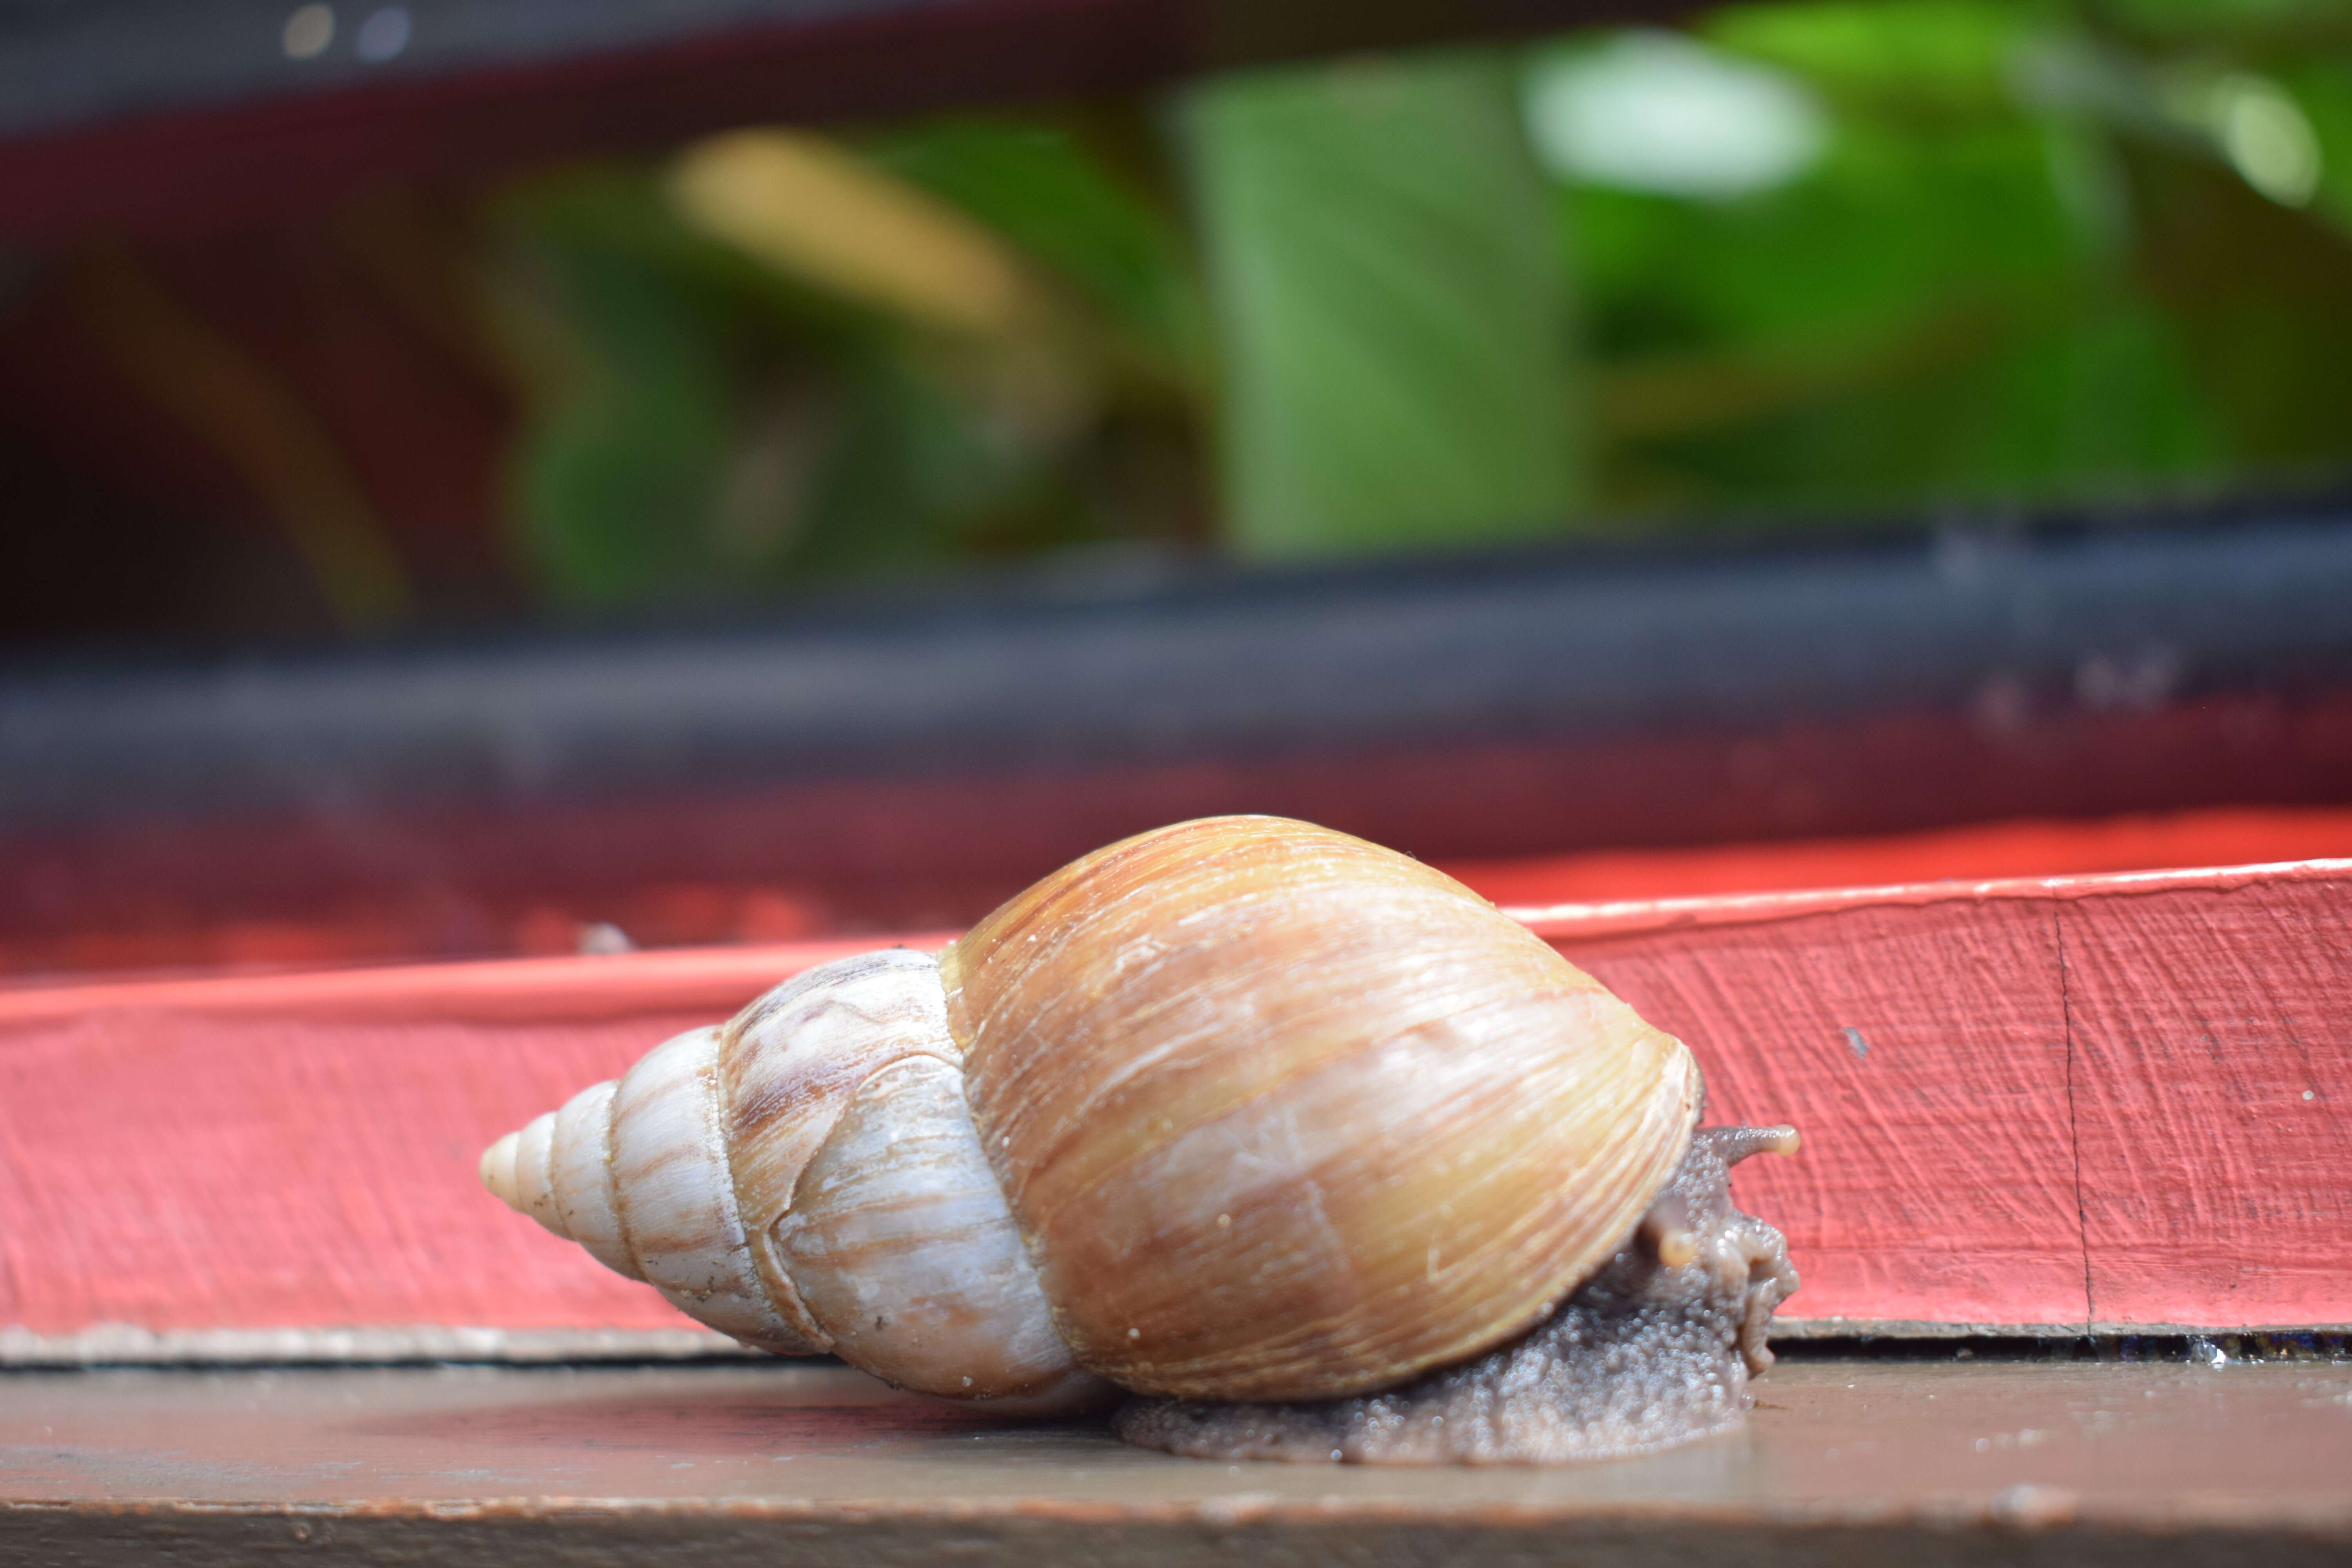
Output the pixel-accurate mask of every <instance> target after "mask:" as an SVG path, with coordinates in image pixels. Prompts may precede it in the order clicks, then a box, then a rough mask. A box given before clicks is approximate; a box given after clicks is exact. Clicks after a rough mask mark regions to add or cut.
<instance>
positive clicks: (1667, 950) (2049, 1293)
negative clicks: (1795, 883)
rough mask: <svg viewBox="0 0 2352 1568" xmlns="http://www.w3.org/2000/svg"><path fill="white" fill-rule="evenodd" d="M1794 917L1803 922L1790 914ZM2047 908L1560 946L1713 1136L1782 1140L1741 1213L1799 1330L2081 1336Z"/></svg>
mask: <svg viewBox="0 0 2352 1568" xmlns="http://www.w3.org/2000/svg"><path fill="white" fill-rule="evenodd" d="M1800 908H1802V906H1800ZM1563 946H1564V948H1565V951H1566V952H1568V954H1569V956H1570V958H1572V959H1574V960H1575V961H1576V962H1577V963H1580V964H1581V965H1583V966H1584V967H1586V968H1587V969H1589V970H1591V972H1592V973H1594V974H1595V975H1597V976H1598V977H1599V978H1600V979H1601V981H1602V982H1603V983H1605V984H1608V985H1609V986H1610V987H1611V988H1612V990H1614V991H1616V992H1617V993H1618V994H1620V995H1622V996H1623V997H1624V998H1625V999H1626V1000H1627V1001H1629V1002H1631V1003H1633V1006H1634V1008H1635V1009H1636V1010H1637V1011H1638V1012H1640V1013H1641V1014H1642V1015H1643V1016H1644V1017H1647V1018H1649V1019H1651V1020H1652V1021H1654V1023H1656V1024H1657V1025H1658V1026H1660V1027H1661V1028H1664V1029H1666V1030H1668V1031H1670V1032H1672V1033H1674V1034H1676V1035H1679V1036H1680V1037H1682V1038H1683V1039H1684V1040H1685V1041H1686V1042H1688V1044H1689V1045H1690V1047H1691V1048H1692V1049H1693V1050H1694V1051H1696V1053H1697V1055H1698V1058H1699V1061H1700V1063H1701V1065H1702V1066H1703V1067H1704V1068H1705V1069H1706V1078H1707V1088H1708V1099H1709V1101H1710V1110H1709V1113H1708V1119H1709V1120H1711V1121H1762V1122H1773V1121H1790V1122H1793V1123H1795V1124H1796V1125H1797V1126H1798V1127H1799V1128H1800V1129H1801V1130H1802V1131H1803V1133H1804V1138H1805V1147H1804V1152H1803V1154H1802V1155H1801V1157H1800V1158H1798V1159H1796V1160H1793V1161H1783V1160H1772V1161H1750V1162H1748V1163H1747V1164H1746V1165H1744V1166H1742V1167H1741V1169H1740V1173H1739V1178H1738V1185H1739V1189H1740V1192H1741V1194H1742V1196H1743V1198H1744V1199H1745V1201H1746V1202H1747V1203H1748V1205H1749V1206H1751V1207H1753V1208H1754V1209H1755V1211H1756V1212H1757V1213H1759V1214H1763V1215H1769V1216H1770V1217H1771V1218H1772V1219H1773V1221H1774V1222H1775V1223H1776V1224H1778V1225H1780V1226H1781V1227H1782V1228H1783V1229H1784V1230H1785V1231H1786V1232H1787V1233H1788V1236H1789V1241H1790V1251H1791V1253H1792V1254H1793V1256H1794V1257H1795V1258H1796V1259H1797V1263H1798V1267H1799V1268H1800V1270H1801V1272H1802V1274H1803V1276H1804V1280H1805V1287H1804V1289H1803V1291H1802V1293H1801V1297H1800V1298H1799V1300H1797V1301H1796V1302H1793V1303H1792V1304H1791V1305H1790V1311H1791V1312H1792V1313H1801V1314H1802V1315H1803V1316H1805V1317H1808V1318H1857V1319H1897V1320H1920V1321H1930V1322H1946V1323H1981V1324H2038V1323H2053V1322H2058V1323H2063V1322H2073V1323H2080V1322H2081V1321H2083V1318H2084V1301H2083V1253H2082V1226H2081V1222H2080V1219H2079V1216H2078V1214H2077V1211H2076V1205H2075V1201H2074V1155H2073V1151H2072V1148H2071V1146H2070V1142H2069V1137H2068V1128H2067V1117H2066V1097H2065V1088H2066V1046H2065V1015H2064V1004H2063V997H2062V994H2061V989H2060V984H2059V973H2058V964H2057V954H2056V951H2055V944H2054V942H2053V926H2052V922H2051V916H2050V911H2049V909H2048V907H2047V906H2046V905H2045V904H2043V903H2042V902H2041V901H2039V900H2022V899H2002V900H1983V901H1975V900H1971V901H1957V900H1956V901H1948V902H1939V903H1934V904H1928V905H1925V906H1908V905H1904V904H1898V903H1863V904H1856V905H1852V906H1849V907H1846V908H1832V909H1823V910H1817V911H1815V912H1804V913H1797V914H1794V915H1791V916H1786V917H1782V918H1777V919H1772V920H1769V921H1756V922H1753V923H1745V924H1736V925H1716V926H1697V927H1687V928H1684V929H1679V930H1677V929H1671V928H1670V929H1667V930H1664V931H1659V930H1655V929H1653V930H1649V931H1629V932H1627V933H1625V934H1622V935H1620V936H1616V937H1613V938H1609V939H1605V940H1601V941H1598V942H1578V941H1570V942H1565V943H1563Z"/></svg>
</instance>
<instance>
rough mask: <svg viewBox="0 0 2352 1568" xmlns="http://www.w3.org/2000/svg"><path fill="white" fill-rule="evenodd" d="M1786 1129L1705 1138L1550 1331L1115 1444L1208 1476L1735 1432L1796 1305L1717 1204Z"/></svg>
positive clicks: (1158, 1425) (1523, 1461)
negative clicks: (1201, 1461) (1383, 1383)
mask: <svg viewBox="0 0 2352 1568" xmlns="http://www.w3.org/2000/svg"><path fill="white" fill-rule="evenodd" d="M1795 1145H1796V1135H1795V1133H1794V1132H1793V1131H1790V1129H1786V1128H1742V1127H1725V1128H1707V1129H1703V1130H1701V1131H1699V1132H1698V1133H1697V1134H1696V1136H1695V1137H1694V1138H1693V1139H1692V1141H1691V1147H1690V1151H1689V1152H1688V1153H1686V1154H1685V1156H1684V1157H1683V1162H1682V1163H1681V1164H1680V1165H1679V1166H1677V1167H1676V1168H1675V1173H1674V1175H1673V1176H1672V1177H1670V1178H1669V1179H1668V1180H1667V1183H1666V1185H1665V1187H1664V1189H1663V1190H1662V1191H1661V1192H1660V1193H1659V1194H1658V1197H1657V1199H1656V1200H1655V1201H1654V1204H1653V1205H1652V1207H1651V1210H1650V1213H1649V1214H1648V1215H1645V1216H1644V1217H1643V1220H1642V1222H1641V1224H1640V1225H1638V1226H1636V1227H1635V1228H1634V1231H1633V1235H1632V1236H1630V1237H1627V1238H1626V1242H1625V1245H1624V1246H1623V1247H1622V1248H1620V1249H1619V1251H1618V1252H1617V1254H1616V1255H1615V1256H1614V1257H1613V1258H1611V1259H1610V1261H1609V1262H1608V1263H1607V1264H1606V1265H1605V1266H1604V1267H1603V1268H1601V1271H1600V1273H1598V1274H1596V1275H1594V1276H1593V1277H1592V1278H1591V1279H1590V1280H1588V1281H1586V1282H1585V1284H1584V1285H1583V1286H1582V1287H1581V1288H1580V1289H1578V1290H1577V1291H1576V1293H1575V1294H1574V1295H1572V1296H1570V1297H1569V1299H1568V1300H1566V1301H1564V1302H1562V1303H1561V1304H1560V1305H1559V1308H1558V1309H1557V1310H1554V1311H1553V1313H1552V1314H1551V1316H1550V1317H1549V1318H1547V1319H1545V1320H1544V1321H1542V1322H1541V1323H1538V1324H1537V1325H1536V1327H1535V1328H1534V1329H1533V1330H1531V1331H1528V1333H1526V1334H1523V1335H1522V1336H1520V1337H1519V1338H1518V1339H1517V1340H1514V1341H1512V1342H1509V1343H1507V1344H1505V1345H1502V1346H1500V1347H1498V1348H1497V1349H1495V1350H1492V1351H1489V1352H1486V1354H1484V1355H1482V1356H1479V1357H1477V1358H1475V1360H1472V1361H1467V1362H1464V1363H1459V1364H1457V1365H1454V1366H1450V1367H1444V1368H1442V1369H1440V1370H1438V1371H1436V1372H1433V1373H1424V1374H1423V1375H1422V1376H1421V1377H1419V1378H1416V1379H1414V1380H1413V1381H1412V1382H1411V1383H1407V1384H1402V1385H1400V1386H1398V1387H1396V1388H1391V1389H1387V1390H1384V1391H1382V1392H1381V1393H1378V1394H1359V1395H1356V1396H1354V1397H1352V1398H1347V1399H1333V1400H1321V1401H1313V1402H1304V1403H1291V1404H1228V1403H1219V1402H1214V1401H1205V1400H1181V1399H1137V1400H1132V1401H1130V1402H1129V1403H1128V1404H1127V1405H1124V1406H1122V1407H1121V1408H1120V1410H1119V1411H1118V1415H1116V1416H1115V1417H1114V1419H1113V1423H1112V1425H1113V1429H1114V1430H1115V1431H1117V1432H1118V1435H1119V1436H1121V1437H1122V1438H1125V1439H1126V1440H1127V1441H1128V1442H1129V1443H1134V1444H1137V1445H1139V1447H1147V1448H1160V1449H1164V1450H1166V1451H1167V1452H1169V1453H1171V1454H1182V1455H1188V1456H1191V1457H1193V1458H1209V1459H1225V1460H1234V1459H1283V1460H1288V1461H1291V1462H1294V1463H1302V1464H1313V1463H1346V1464H1360V1465H1444V1464H1460V1465H1557V1464H1567V1463H1570V1462H1573V1461H1576V1460H1581V1459H1610V1458H1626V1457H1629V1456H1632V1455H1635V1454H1647V1453H1654V1452H1657V1451H1658V1450H1660V1449H1664V1448H1671V1447H1677V1446H1679V1445H1681V1444H1684V1443H1688V1442H1692V1441H1695V1440H1696V1439H1697V1438H1700V1437H1706V1436H1712V1435H1713V1434H1716V1433H1718V1432H1723V1431H1727V1430H1728V1429H1730V1428H1732V1427H1735V1426H1738V1425H1739V1424H1740V1423H1741V1422H1743V1421H1745V1420H1746V1419H1747V1414H1748V1405H1749V1403H1750V1402H1749V1399H1748V1379H1749V1378H1750V1377H1751V1376H1754V1375H1755V1374H1757V1373H1761V1372H1762V1371H1763V1370H1764V1369H1765V1368H1766V1367H1769V1365H1771V1364H1772V1352H1771V1351H1770V1350H1769V1349H1768V1348H1767V1347H1766V1345H1765V1331H1766V1328H1767V1326H1768V1325H1769V1322H1770V1321H1771V1317H1772V1311H1773V1309H1774V1308H1776V1307H1777V1306H1779V1305H1780V1302H1781V1301H1782V1300H1785V1299H1786V1298H1787V1297H1788V1296H1789V1295H1790V1292H1792V1291H1794V1290H1795V1289H1797V1275H1796V1271H1795V1270H1794V1269H1793V1268H1790V1265H1789V1254H1788V1245H1787V1243H1786V1241H1785V1240H1784V1239H1783V1238H1782V1237H1781V1235H1780V1232H1779V1231H1778V1230H1775V1229H1774V1228H1773V1227H1772V1226H1769V1225H1767V1224H1766V1223H1765V1222H1764V1221H1762V1220H1760V1219H1758V1218H1756V1217H1755V1216H1754V1215H1748V1214H1743V1213H1741V1212H1740V1211H1739V1210H1738V1208H1735V1207H1734V1206H1733V1205H1732V1203H1731V1194H1730V1186H1729V1175H1730V1168H1731V1166H1732V1165H1733V1164H1734V1163H1737V1162H1738V1161H1739V1160H1742V1159H1745V1158H1746V1157H1747V1156H1748V1155H1749V1154H1753V1153H1757V1152H1763V1151H1767V1150H1769V1151H1773V1152H1790V1151H1793V1149H1794V1148H1795Z"/></svg>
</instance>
